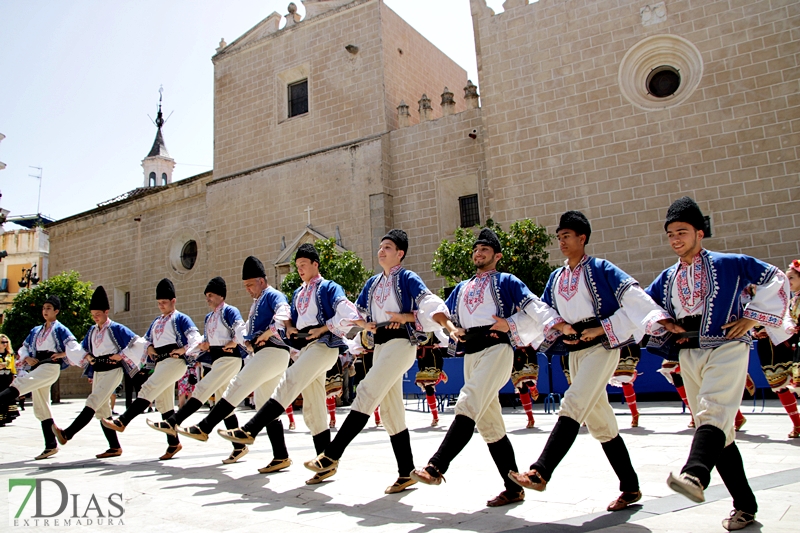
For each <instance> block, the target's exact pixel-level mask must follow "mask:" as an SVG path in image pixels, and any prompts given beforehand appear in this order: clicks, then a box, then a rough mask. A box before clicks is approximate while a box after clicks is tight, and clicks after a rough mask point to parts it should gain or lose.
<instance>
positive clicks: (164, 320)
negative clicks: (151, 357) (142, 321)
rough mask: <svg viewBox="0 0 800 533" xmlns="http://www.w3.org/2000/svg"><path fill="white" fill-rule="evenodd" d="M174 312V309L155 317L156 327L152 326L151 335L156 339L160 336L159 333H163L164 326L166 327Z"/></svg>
mask: <svg viewBox="0 0 800 533" xmlns="http://www.w3.org/2000/svg"><path fill="white" fill-rule="evenodd" d="M174 314H175V311H172V312H170V313H169V314H166V315H161V316H160V317H158V318H157V319H156V327H155V328H153V329H154V331H153V335H154V337H155V339H156V340H158V339H160V338H161V335H163V334H164V328H166V327H167V324H168V323H169V322H170V321H171V320H172V315H174Z"/></svg>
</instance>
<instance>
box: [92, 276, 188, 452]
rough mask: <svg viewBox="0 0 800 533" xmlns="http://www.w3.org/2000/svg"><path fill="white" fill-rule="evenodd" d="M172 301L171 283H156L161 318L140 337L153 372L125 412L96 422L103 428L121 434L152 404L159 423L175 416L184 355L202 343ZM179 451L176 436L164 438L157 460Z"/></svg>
mask: <svg viewBox="0 0 800 533" xmlns="http://www.w3.org/2000/svg"><path fill="white" fill-rule="evenodd" d="M175 301H176V299H175V286H174V285H173V284H172V281H170V280H169V279H167V278H164V279H162V280H161V281H159V282H158V285H157V286H156V302H157V304H158V310H159V311H161V315H160V316H158V317H157V318H156V319H155V320H154V321H153V323H152V324H150V328H148V330H147V333H146V334H145V336H144V339H145V340H146V341H147V342H148V344H149V345H148V347H147V355H149V356H150V359H151V360H152V361H154V362H155V365H156V366H155V369H154V370H153V373H152V374H151V375H150V377H149V378H147V381H145V382H144V385H142V389H141V390H140V391H139V397H138V398H136V400H135V401H134V402H133V404H131V406H130V407H129V408H128V410H127V411H125V412H124V413H122V415H120V416H119V418H117V419H116V420H106V419H102V420H101V421H100V423H101V424H103V425H104V426H105V427H107V428H109V429H113V430H114V431H119V432H120V433H121V432H123V431H125V428H126V427H127V426H128V424H130V423H131V422H132V421H133V419H134V418H136V417H137V416H139V415H140V414H142V413H144V411H145V409H147V408H148V407H150V404H151V403H155V405H156V409H157V410H158V412H159V413H161V419H162V420H167V419H168V418H169V417H171V416H172V415H174V414H175V382H176V381H178V380H179V379H181V378H182V377H183V375H184V374H185V373H186V354H187V353H190V352H192V351H194V350H195V348H196V347H197V345H198V344H200V343H201V342H202V340H203V338H202V337H201V336H200V333H199V332H198V331H197V326H195V325H194V322H192V319H191V318H189V317H188V316H187V315H185V314H183V313H181V312H180V311H178V310H176V309H175ZM182 448H183V446H181V443H180V441H179V440H178V437H177V436H175V435H167V451H166V452H164V455H162V456H161V457H159V459H160V460H162V461H166V460H167V459H172V458H173V457H174V456H175V454H176V453H178V452H179V451H181V449H182Z"/></svg>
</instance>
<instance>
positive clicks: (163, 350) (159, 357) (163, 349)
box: [153, 344, 185, 363]
mask: <svg viewBox="0 0 800 533" xmlns="http://www.w3.org/2000/svg"><path fill="white" fill-rule="evenodd" d="M153 348H155V350H156V363H160V362H161V361H163V360H164V359H169V358H170V357H172V356H171V355H170V352H172V350H177V349H178V348H180V346H178V345H177V344H165V345H164V346H159V347H157V348H156V347H155V346H153ZM180 358H181V359H185V356H183V355H182V356H181V357H180Z"/></svg>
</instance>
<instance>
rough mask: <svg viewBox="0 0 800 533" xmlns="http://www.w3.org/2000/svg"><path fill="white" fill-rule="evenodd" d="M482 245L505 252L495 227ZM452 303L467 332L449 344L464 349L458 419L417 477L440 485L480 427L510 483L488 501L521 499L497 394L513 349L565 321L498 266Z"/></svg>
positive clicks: (459, 290) (458, 291)
mask: <svg viewBox="0 0 800 533" xmlns="http://www.w3.org/2000/svg"><path fill="white" fill-rule="evenodd" d="M478 245H484V246H489V247H491V248H492V249H493V250H494V253H500V252H501V247H500V241H499V240H498V238H497V235H495V233H494V232H493V231H492V230H490V229H484V230H482V231H481V233H480V235H479V237H478V239H477V240H476V241H475V243H474V245H473V249H474V248H475V247H477V246H478ZM447 307H448V309H449V310H450V316H451V317H452V320H453V323H454V324H455V325H456V326H457V327H460V328H463V329H465V330H466V333H465V334H464V341H463V342H459V343H458V344H457V345H456V343H455V342H453V341H451V343H450V351H451V352H453V353H455V351H456V350H458V351H463V352H464V386H463V387H462V389H461V392H460V393H459V395H458V401H457V402H456V407H455V419H454V420H453V423H452V425H451V426H450V428H449V429H448V431H447V434H446V435H445V437H444V440H443V441H442V444H441V445H440V446H439V449H438V451H437V452H436V453H435V454H434V455H433V457H431V459H430V461H429V462H428V466H426V467H425V468H424V469H422V470H415V471H414V472H413V473H412V477H413V478H414V479H416V480H417V481H422V482H423V483H427V484H434V485H438V484H440V483H441V481H442V480H443V479H444V476H443V474H444V473H445V472H447V470H448V468H449V467H450V463H451V462H452V461H453V459H455V457H456V456H457V455H458V454H459V453H460V452H461V450H463V449H464V447H465V446H466V445H467V443H468V442H469V440H470V439H471V438H472V434H473V432H474V430H475V428H476V427H477V428H478V432H479V433H480V434H481V437H483V440H484V441H485V442H486V443H487V445H488V447H489V452H490V453H491V455H492V459H493V460H494V463H495V465H496V466H497V470H498V472H499V473H500V476H501V477H502V478H503V481H504V484H505V490H504V491H503V492H502V493H500V495H499V496H497V497H496V498H494V499H493V500H490V501H489V502H488V505H489V506H490V507H496V506H501V505H507V504H509V503H514V502H517V501H521V500H522V499H523V498H524V492H523V491H522V489H520V488H519V487H518V486H517V485H515V484H514V483H513V482H512V481H511V480H510V479H509V478H508V477H507V474H508V472H509V471H515V472H516V470H517V463H516V459H515V456H514V449H513V448H512V446H511V441H510V440H509V439H508V436H507V435H506V428H505V424H504V422H503V411H502V407H501V406H500V399H499V395H498V392H499V391H500V389H501V388H502V387H503V386H504V385H505V384H506V382H508V378H509V376H510V375H511V370H512V366H513V361H514V347H521V346H528V345H530V344H532V343H534V344H536V345H538V344H540V343H541V342H542V340H543V338H544V337H545V336H546V335H550V334H553V333H555V331H551V328H552V327H553V326H554V325H556V324H558V323H560V322H562V320H561V319H560V318H559V316H558V314H556V312H555V311H553V310H552V309H551V308H550V307H548V306H547V305H545V304H544V303H543V302H542V301H541V300H539V298H537V297H536V296H535V295H533V294H532V293H531V292H530V291H529V290H528V287H526V286H525V284H524V283H522V281H520V280H519V279H518V278H516V277H515V276H513V275H511V274H507V273H500V272H497V271H496V270H490V271H486V272H481V273H479V274H477V275H475V276H473V277H472V278H470V279H469V280H467V281H462V282H461V283H459V284H458V285H457V286H456V288H455V289H454V290H453V292H452V293H450V296H449V297H448V298H447ZM493 316H498V317H500V318H505V319H506V320H507V322H508V326H509V331H508V333H503V332H499V331H494V330H492V329H491V328H492V326H493V325H494V323H495V319H494V318H493Z"/></svg>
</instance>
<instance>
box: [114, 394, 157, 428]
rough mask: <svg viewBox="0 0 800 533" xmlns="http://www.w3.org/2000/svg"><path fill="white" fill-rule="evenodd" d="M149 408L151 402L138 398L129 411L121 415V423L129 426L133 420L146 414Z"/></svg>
mask: <svg viewBox="0 0 800 533" xmlns="http://www.w3.org/2000/svg"><path fill="white" fill-rule="evenodd" d="M148 407H150V402H149V401H147V400H145V399H144V398H136V400H134V402H133V404H131V406H130V407H129V408H128V410H127V411H125V412H124V413H122V414H121V415H120V417H119V421H120V422H122V423H123V424H124V425H126V426H127V425H128V424H130V423H131V420H133V419H134V418H136V417H137V416H139V415H140V414H142V413H144V411H145V409H147V408H148Z"/></svg>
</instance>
